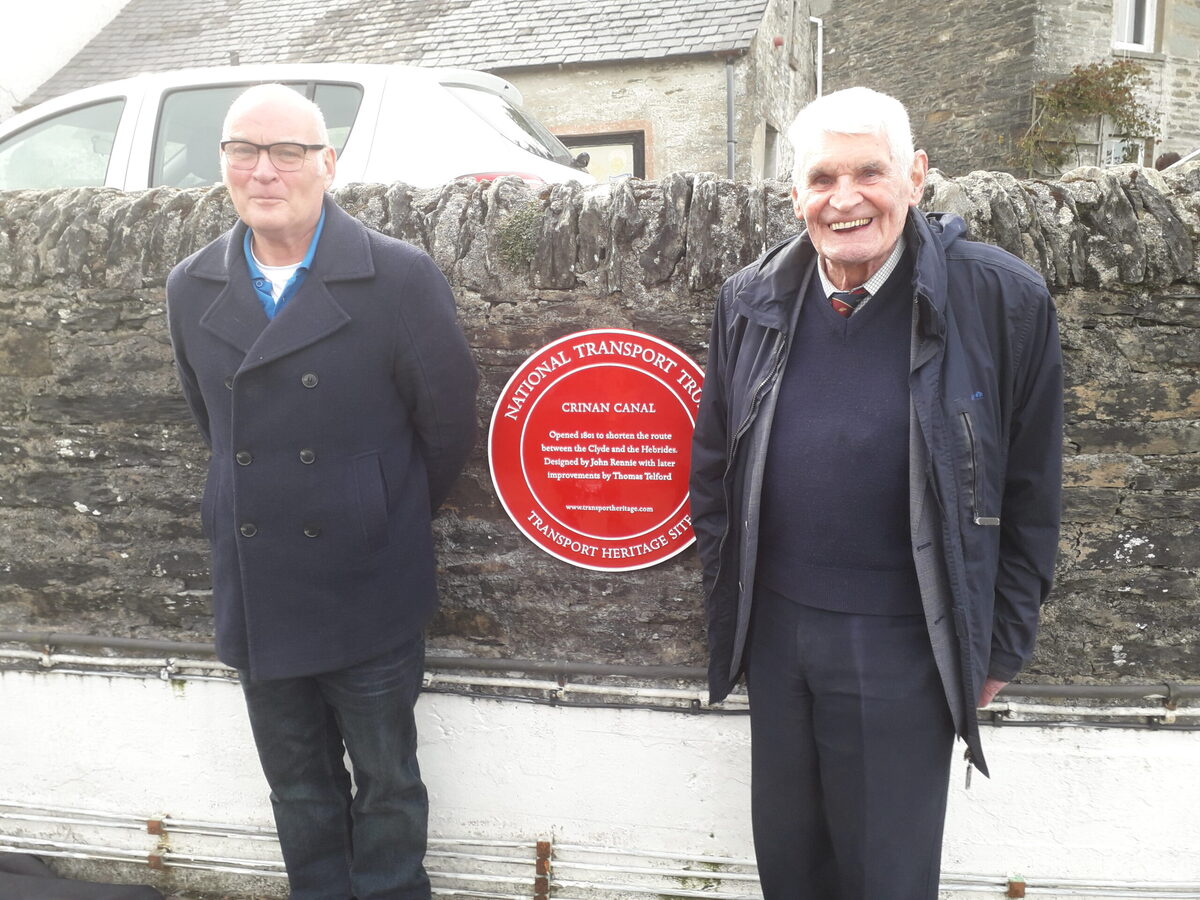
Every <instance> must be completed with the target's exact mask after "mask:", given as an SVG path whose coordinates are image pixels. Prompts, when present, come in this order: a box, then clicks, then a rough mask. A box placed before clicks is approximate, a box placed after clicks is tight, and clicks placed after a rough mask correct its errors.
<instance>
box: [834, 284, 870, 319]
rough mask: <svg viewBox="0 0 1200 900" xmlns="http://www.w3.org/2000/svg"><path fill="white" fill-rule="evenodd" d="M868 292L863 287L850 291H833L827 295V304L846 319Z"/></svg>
mask: <svg viewBox="0 0 1200 900" xmlns="http://www.w3.org/2000/svg"><path fill="white" fill-rule="evenodd" d="M869 293H870V292H869V291H868V290H867V289H866V288H865V287H856V288H855V289H854V290H852V291H834V292H833V293H832V294H830V295H829V304H830V305H831V306H832V307H833V309H834V311H835V312H836V313H837V314H838V315H840V316H841V317H842V318H844V319H848V318H850V314H851V313H852V312H854V309H855V307H857V306H858V304H860V303H862V301H863V299H864V298H865V297H866V296H867V295H868V294H869Z"/></svg>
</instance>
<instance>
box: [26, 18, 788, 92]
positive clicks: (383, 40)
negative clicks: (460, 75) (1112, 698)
mask: <svg viewBox="0 0 1200 900" xmlns="http://www.w3.org/2000/svg"><path fill="white" fill-rule="evenodd" d="M766 7H767V0H671V2H650V0H601V2H600V3H593V4H582V3H579V2H577V0H391V2H387V0H129V3H128V4H127V5H126V6H125V8H124V9H123V10H122V11H121V12H120V13H118V14H117V16H116V18H114V19H113V21H112V22H110V23H109V24H108V26H106V27H105V28H104V29H103V30H102V31H101V32H100V33H99V34H98V35H97V36H96V37H95V38H94V39H93V40H92V41H91V42H90V43H88V44H87V46H85V47H84V48H83V49H82V50H81V51H79V53H78V54H76V55H75V57H74V58H72V59H71V61H70V62H68V63H67V64H66V65H65V66H64V67H63V68H62V69H60V70H59V71H58V72H57V73H56V74H55V75H54V76H53V77H51V78H50V79H49V80H47V81H46V82H45V83H44V84H43V85H42V86H41V87H39V88H38V89H37V91H35V92H34V93H33V95H32V96H31V97H30V98H29V99H28V101H27V102H28V103H38V102H41V101H42V100H46V99H48V98H50V97H54V96H57V95H59V94H63V93H66V92H67V91H73V90H76V89H78V88H82V87H87V86H89V85H92V84H97V83H99V82H103V81H112V80H114V79H117V78H125V77H128V76H130V75H136V74H138V73H140V72H151V71H161V70H164V69H179V68H185V67H190V66H220V65H226V64H228V63H229V62H230V57H231V54H234V53H236V54H237V57H238V59H239V61H240V62H242V63H274V62H356V63H407V64H410V65H422V66H454V67H460V68H468V69H509V68H523V67H535V66H550V65H558V64H568V63H572V64H573V63H595V62H618V61H622V60H637V59H648V58H661V57H664V56H673V55H687V54H692V53H710V52H723V51H738V50H745V49H746V48H747V47H748V46H749V44H750V41H751V39H752V38H753V37H754V33H755V31H756V30H757V28H758V25H759V23H760V22H761V21H762V18H763V14H764V12H765V11H766Z"/></svg>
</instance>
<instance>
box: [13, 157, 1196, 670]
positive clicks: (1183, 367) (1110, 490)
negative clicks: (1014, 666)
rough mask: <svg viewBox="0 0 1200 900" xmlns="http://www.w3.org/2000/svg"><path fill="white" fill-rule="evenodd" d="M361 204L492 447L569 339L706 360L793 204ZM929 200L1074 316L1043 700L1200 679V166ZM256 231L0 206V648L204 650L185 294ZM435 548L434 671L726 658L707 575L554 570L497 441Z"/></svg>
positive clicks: (207, 626) (600, 193) (484, 188)
mask: <svg viewBox="0 0 1200 900" xmlns="http://www.w3.org/2000/svg"><path fill="white" fill-rule="evenodd" d="M337 198H338V200H339V202H340V203H341V204H342V205H343V206H344V207H346V208H347V209H348V210H350V211H351V212H352V213H353V214H354V215H356V216H358V217H359V218H360V219H361V220H362V221H363V222H365V223H366V224H367V225H369V226H370V227H372V228H376V229H378V230H380V231H382V232H385V233H388V234H392V235H395V236H397V237H401V238H404V239H406V240H409V241H412V242H414V243H416V244H418V245H420V246H422V247H424V248H425V249H427V250H428V251H429V252H430V253H431V255H432V256H433V258H434V259H435V260H436V261H437V263H438V265H439V266H440V267H441V268H442V270H443V271H444V272H445V273H446V275H447V277H448V278H449V279H450V282H451V284H452V285H453V287H454V289H455V293H456V296H457V299H458V304H459V312H460V315H461V320H462V323H463V326H464V328H465V329H466V332H467V335H468V337H469V339H470V341H471V344H472V347H473V348H474V352H475V356H476V360H477V362H478V364H479V366H480V369H481V372H482V375H483V383H482V387H481V394H480V402H479V421H480V427H481V434H485V433H486V427H487V423H488V420H489V418H490V412H491V409H492V406H493V404H494V402H495V400H496V398H497V396H498V394H499V392H500V390H501V388H502V387H503V385H504V383H505V382H506V380H507V379H508V377H509V376H510V375H511V373H512V372H513V370H514V369H515V368H516V367H517V365H518V364H519V363H520V362H521V361H522V360H523V359H524V358H525V356H527V355H528V354H529V353H530V352H532V351H533V350H535V349H537V348H538V347H540V346H542V345H543V344H545V343H548V342H549V341H551V340H554V339H556V338H559V337H561V336H563V335H565V334H568V333H570V332H573V331H577V330H581V329H584V328H593V327H619V328H631V329H637V330H641V331H646V332H649V333H651V334H654V335H656V336H658V337H660V338H663V339H665V340H667V341H671V342H672V343H675V344H677V345H678V346H680V347H681V348H683V349H684V350H685V351H686V352H688V353H690V354H692V355H693V356H694V357H695V358H696V359H697V360H698V361H701V362H702V361H703V357H704V353H705V344H706V340H707V332H708V324H709V320H710V316H711V310H712V305H713V301H714V298H715V293H716V289H717V287H718V285H719V283H720V282H721V280H722V279H723V278H724V277H725V276H727V275H728V274H730V273H731V272H733V271H734V270H736V269H737V268H738V267H739V266H741V265H743V264H745V263H747V262H749V261H750V260H752V259H753V258H754V257H755V256H757V255H758V254H759V253H760V252H761V251H762V249H763V248H764V247H766V246H768V245H770V244H771V243H772V242H774V241H776V240H778V239H780V238H782V237H785V236H787V235H788V234H791V233H793V232H794V231H795V229H796V223H795V220H794V218H793V217H792V214H791V209H790V204H789V201H788V197H787V187H786V185H783V184H781V183H773V182H772V183H765V184H764V183H759V184H747V183H731V182H725V181H718V180H715V179H713V178H711V177H709V176H686V175H672V176H670V177H667V178H665V179H663V180H662V181H659V182H654V183H650V182H637V181H630V182H625V183H623V184H620V185H617V186H614V187H612V188H611V189H583V188H579V187H577V186H572V185H563V186H558V187H554V188H552V189H547V190H544V191H542V192H534V191H532V190H530V189H529V188H527V187H526V186H524V185H523V184H521V183H519V182H517V181H515V180H512V179H505V180H502V181H500V182H497V183H494V184H491V185H476V184H465V183H462V184H455V185H451V186H448V187H445V188H442V189H437V190H427V191H417V190H414V189H412V188H409V187H407V186H404V185H392V186H380V185H369V186H367V185H354V186H350V187H347V188H344V189H342V190H341V191H340V192H339V193H338V195H337ZM924 205H925V207H926V208H930V209H932V208H937V209H947V210H950V211H954V212H958V213H961V214H963V215H964V216H965V217H966V218H967V219H968V221H969V223H970V226H971V229H972V232H973V234H974V235H975V236H976V237H978V238H980V239H983V240H989V241H993V242H995V243H998V244H1000V245H1001V246H1004V247H1006V248H1007V249H1009V250H1012V251H1013V252H1015V253H1018V254H1019V255H1022V256H1024V257H1025V258H1026V259H1027V260H1028V261H1029V262H1030V263H1032V264H1033V265H1034V266H1035V267H1037V268H1039V269H1040V270H1041V271H1042V272H1043V273H1044V274H1045V276H1046V278H1047V281H1048V283H1049V284H1050V285H1051V288H1052V290H1053V291H1054V293H1055V296H1056V301H1057V303H1058V306H1059V310H1060V316H1061V321H1062V334H1063V344H1064V348H1065V351H1066V360H1067V375H1068V386H1067V429H1066V435H1065V442H1064V454H1065V458H1066V459H1065V461H1066V473H1067V492H1066V521H1065V525H1064V533H1063V540H1062V547H1061V558H1060V564H1059V581H1058V585H1057V586H1056V588H1055V591H1054V594H1053V596H1052V598H1051V601H1050V603H1049V605H1048V606H1047V609H1046V615H1045V626H1044V629H1043V633H1042V638H1041V641H1040V644H1039V649H1038V653H1037V657H1036V659H1035V661H1034V664H1033V665H1032V667H1031V669H1030V670H1029V673H1028V676H1027V677H1028V678H1029V679H1035V680H1036V679H1041V680H1066V681H1112V680H1118V679H1120V678H1133V679H1153V680H1200V580H1198V577H1197V572H1198V570H1200V539H1198V538H1197V535H1196V519H1197V516H1198V514H1200V340H1198V336H1200V257H1198V255H1197V247H1200V166H1193V167H1191V168H1190V169H1185V171H1184V172H1183V173H1180V174H1179V175H1176V176H1173V177H1172V178H1171V179H1170V180H1164V179H1163V177H1162V176H1161V175H1159V174H1158V173H1155V172H1152V171H1148V170H1143V169H1138V168H1133V167H1125V168H1120V169H1115V170H1107V171H1103V172H1102V171H1100V170H1078V171H1076V172H1074V173H1071V174H1070V175H1069V176H1067V177H1065V178H1064V179H1063V180H1062V181H1060V182H1018V181H1016V180H1014V179H1013V178H1011V177H1009V176H1006V175H998V174H986V173H975V174H973V175H971V176H967V177H964V178H958V179H954V180H950V179H946V178H943V177H941V176H939V175H937V174H936V173H934V175H933V177H931V179H930V185H929V189H928V192H927V195H926V198H925V203H924ZM233 220H234V213H233V210H232V207H231V206H230V204H229V201H228V198H227V196H226V193H225V191H224V189H222V188H214V189H211V190H207V191H205V190H190V191H176V190H170V189H159V190H154V191H149V192H146V193H140V194H124V193H120V192H116V191H110V190H100V189H97V190H72V191H61V192H48V193H10V194H0V630H9V629H24V630H34V629H36V630H45V629H52V630H60V631H83V632H90V633H96V634H107V635H118V636H138V637H155V638H166V639H180V640H207V639H209V638H210V636H211V621H210V613H209V593H208V591H209V577H208V569H207V567H208V556H207V548H206V545H205V542H204V540H203V538H202V536H201V532H200V526H199V516H198V507H199V493H200V490H201V487H202V482H203V477H202V476H203V472H204V469H205V465H206V451H205V450H204V448H203V446H202V444H201V442H200V440H199V438H198V437H197V434H196V432H195V429H194V427H193V426H192V423H191V421H190V419H189V417H188V414H187V411H186V408H185V407H184V404H183V402H182V401H181V399H180V397H179V395H178V392H177V389H176V385H175V380H174V373H173V370H172V367H171V353H170V347H169V344H168V341H167V336H166V331H165V327H164V316H163V283H164V280H165V277H166V274H167V272H168V271H169V269H170V267H171V266H172V265H173V264H174V263H175V262H176V261H178V260H179V259H182V258H183V257H184V256H186V255H187V254H189V253H191V252H192V251H193V250H196V249H198V248H199V247H201V246H203V245H204V244H205V243H206V242H208V241H209V240H211V239H212V238H214V237H215V236H216V235H218V234H219V233H220V232H221V231H223V230H224V229H225V228H227V227H228V226H229V225H230V224H231V223H232V222H233ZM436 529H437V537H438V545H439V553H440V561H441V581H442V589H443V610H442V612H441V614H440V615H439V616H438V618H437V619H436V621H435V623H434V625H433V631H432V641H431V646H432V647H433V648H434V649H435V650H437V651H440V652H456V653H464V654H469V655H474V656H499V657H512V658H534V659H546V660H549V659H555V660H557V659H564V660H572V661H582V662H605V663H629V664H692V665H699V664H701V663H702V661H703V655H704V650H703V625H702V620H703V617H702V614H701V599H700V592H699V584H698V582H699V578H698V574H697V566H696V561H695V557H694V553H693V552H692V551H690V550H689V551H686V552H685V553H684V554H682V555H681V556H680V557H677V558H676V559H674V560H672V561H670V562H667V563H664V564H662V565H659V566H656V567H653V568H650V569H645V570H640V571H635V572H628V573H599V572H591V571H586V570H583V569H577V568H574V567H572V566H569V565H567V564H566V563H562V562H560V561H558V560H555V559H553V558H552V557H550V556H548V555H546V554H545V553H543V552H541V551H540V550H537V549H536V548H535V547H533V546H532V545H531V544H530V543H529V542H528V541H526V540H525V538H523V537H522V536H521V535H520V534H519V533H518V532H517V530H516V528H515V527H514V526H513V525H512V524H511V523H510V522H509V521H508V519H507V518H506V516H505V515H504V513H503V511H502V509H501V508H500V506H499V503H498V501H497V500H496V497H495V494H494V492H493V490H492V486H491V481H490V477H489V474H488V471H487V465H486V460H485V456H484V452H483V446H482V440H481V442H480V446H479V448H478V449H477V450H476V453H475V456H474V458H473V460H472V462H471V464H470V466H469V468H468V471H467V473H466V474H465V476H464V477H463V478H462V479H461V481H460V482H459V484H458V486H457V487H456V489H455V491H454V493H453V496H452V497H451V500H450V502H449V504H448V505H447V507H446V508H445V510H444V511H443V513H442V514H441V515H440V516H439V518H438V520H437V522H436Z"/></svg>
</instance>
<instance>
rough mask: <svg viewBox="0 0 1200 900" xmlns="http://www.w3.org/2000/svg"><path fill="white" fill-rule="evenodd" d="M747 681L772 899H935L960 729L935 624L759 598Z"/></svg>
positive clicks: (758, 816)
mask: <svg viewBox="0 0 1200 900" xmlns="http://www.w3.org/2000/svg"><path fill="white" fill-rule="evenodd" d="M747 681H748V684H749V693H750V722H751V766H752V795H751V799H752V818H753V824H754V848H755V855H756V857H757V859H758V871H759V877H760V879H761V881H762V888H763V896H764V897H765V898H766V900H936V897H937V889H938V873H939V869H940V864H941V850H942V827H943V823H944V820H945V815H946V794H947V788H948V783H949V773H950V757H951V748H952V745H953V741H954V728H953V724H952V720H951V717H950V710H949V707H948V706H947V703H946V697H945V693H944V691H943V689H942V686H941V681H940V679H939V677H938V672H937V668H936V666H935V664H934V660H933V651H932V649H931V647H930V643H929V636H928V633H927V631H926V627H925V621H924V617H923V616H920V615H914V616H865V615H856V614H849V613H839V612H830V611H827V610H822V609H815V608H812V607H806V606H802V605H800V604H798V603H795V602H792V601H791V600H789V599H787V598H785V597H782V596H780V595H778V594H774V593H771V592H767V591H762V590H760V591H759V592H758V593H757V595H756V598H755V610H754V615H753V619H752V622H751V632H750V639H749V647H748V659H747Z"/></svg>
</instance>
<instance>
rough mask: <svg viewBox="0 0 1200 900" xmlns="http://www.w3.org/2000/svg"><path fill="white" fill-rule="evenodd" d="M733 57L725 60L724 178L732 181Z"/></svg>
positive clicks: (734, 142) (733, 142)
mask: <svg viewBox="0 0 1200 900" xmlns="http://www.w3.org/2000/svg"><path fill="white" fill-rule="evenodd" d="M736 143H737V141H736V140H735V139H734V137H733V57H732V56H731V57H729V58H728V59H726V60H725V177H726V178H728V179H729V180H730V181H732V180H733V146H734V144H736Z"/></svg>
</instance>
